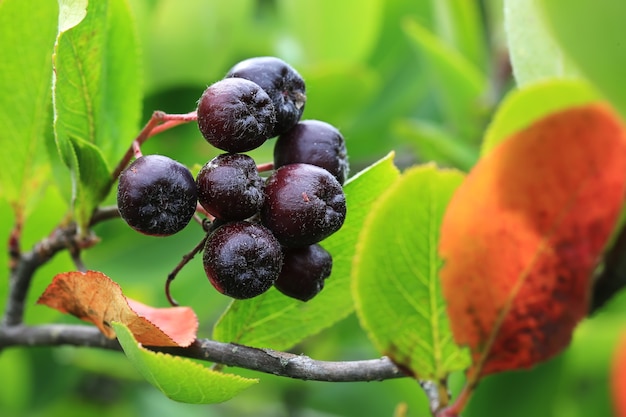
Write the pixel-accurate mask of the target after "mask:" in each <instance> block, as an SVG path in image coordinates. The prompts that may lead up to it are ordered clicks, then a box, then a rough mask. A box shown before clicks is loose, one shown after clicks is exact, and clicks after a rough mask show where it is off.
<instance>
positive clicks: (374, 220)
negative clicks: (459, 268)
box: [352, 164, 470, 382]
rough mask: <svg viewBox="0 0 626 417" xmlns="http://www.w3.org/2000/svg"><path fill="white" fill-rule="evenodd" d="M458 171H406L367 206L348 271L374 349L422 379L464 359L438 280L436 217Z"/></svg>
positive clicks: (440, 375)
mask: <svg viewBox="0 0 626 417" xmlns="http://www.w3.org/2000/svg"><path fill="white" fill-rule="evenodd" d="M462 180H463V175H462V174H461V173H459V172H457V171H452V170H445V171H443V170H438V169H437V168H436V167H435V166H434V165H433V164H429V165H424V166H419V167H414V168H411V169H409V170H407V171H406V172H405V173H404V174H403V175H402V177H400V179H399V180H398V181H396V182H395V183H394V184H393V185H392V186H391V187H390V188H389V191H388V192H387V193H385V194H384V195H383V196H382V197H381V198H380V199H379V201H378V203H377V204H375V205H374V206H373V207H372V211H371V214H370V216H369V217H368V218H367V220H366V222H365V224H364V225H363V231H362V233H361V235H360V236H359V244H358V246H357V251H356V254H355V258H354V268H353V271H352V280H353V281H352V282H353V287H352V288H353V293H354V299H355V306H356V311H357V314H358V316H359V319H360V320H361V323H362V326H363V327H364V328H365V329H366V330H367V332H368V334H369V336H370V339H371V340H372V342H373V343H374V345H375V346H376V347H377V349H378V350H380V352H381V353H382V354H384V355H388V356H389V357H390V358H391V359H392V360H393V361H394V362H396V363H398V364H400V365H402V366H404V367H406V368H407V369H410V370H411V371H413V373H414V374H415V375H416V377H417V378H419V379H422V380H432V381H437V382H440V381H444V380H445V378H446V376H447V375H448V374H449V373H450V372H452V371H457V370H463V369H465V368H466V367H467V366H468V365H469V364H470V358H469V355H468V353H467V351H465V350H462V349H460V348H459V347H458V346H457V345H456V344H455V342H454V339H453V336H452V331H451V329H450V326H449V320H448V317H447V313H446V309H445V303H444V299H443V296H442V293H441V286H440V282H439V270H440V268H441V266H442V264H443V262H442V260H441V258H440V257H439V255H438V249H437V248H438V242H439V229H440V225H441V220H442V217H443V214H444V211H445V208H446V206H447V204H448V201H449V200H450V198H451V197H452V194H453V192H454V190H455V189H456V187H457V186H458V185H459V184H460V183H461V181H462Z"/></svg>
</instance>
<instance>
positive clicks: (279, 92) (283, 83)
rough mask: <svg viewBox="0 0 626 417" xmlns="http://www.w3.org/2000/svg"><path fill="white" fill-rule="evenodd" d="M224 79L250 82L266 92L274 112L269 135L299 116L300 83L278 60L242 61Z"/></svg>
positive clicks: (302, 95)
mask: <svg viewBox="0 0 626 417" xmlns="http://www.w3.org/2000/svg"><path fill="white" fill-rule="evenodd" d="M226 77H227V78H229V77H237V78H245V79H247V80H250V81H254V82H255V83H257V84H258V85H260V86H261V88H262V89H263V90H265V91H266V92H267V94H268V95H269V96H270V98H271V99H272V102H273V103H274V108H275V109H276V126H275V128H274V132H273V134H272V136H277V135H280V134H281V133H283V132H286V131H287V130H289V129H290V128H291V127H292V126H294V125H295V124H296V123H298V120H300V117H302V112H303V111H304V105H305V103H306V95H305V85H304V80H303V79H302V77H301V76H300V74H298V72H297V71H296V70H295V69H294V68H293V67H292V66H291V65H289V64H287V63H286V62H285V61H283V60H282V59H280V58H276V57H271V56H265V57H256V58H250V59H246V60H245V61H241V62H240V63H238V64H236V65H235V66H234V67H232V68H231V69H230V71H228V73H227V74H226Z"/></svg>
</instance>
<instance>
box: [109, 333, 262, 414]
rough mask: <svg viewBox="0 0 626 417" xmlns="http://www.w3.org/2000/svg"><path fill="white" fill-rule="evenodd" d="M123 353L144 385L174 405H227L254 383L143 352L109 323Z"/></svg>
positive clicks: (251, 380)
mask: <svg viewBox="0 0 626 417" xmlns="http://www.w3.org/2000/svg"><path fill="white" fill-rule="evenodd" d="M111 324H112V326H113V328H114V329H115V333H116V335H117V339H118V340H119V341H120V345H122V348H123V349H124V353H126V356H127V357H128V359H129V360H130V362H131V363H132V364H133V366H134V367H135V368H137V371H139V373H140V374H141V375H143V377H144V378H146V380H147V381H148V382H150V383H151V384H152V385H154V386H155V387H157V388H158V389H159V390H161V391H162V392H163V393H164V394H165V395H167V396H168V397H169V398H171V399H173V400H175V401H181V402H185V403H191V404H213V403H220V402H224V401H227V400H229V399H231V398H232V397H234V396H235V395H237V394H238V393H240V392H241V391H242V390H244V389H246V388H248V387H250V386H251V385H254V384H256V383H257V382H258V380H256V379H248V378H243V377H240V376H238V375H231V374H225V373H222V372H217V371H212V370H210V369H208V368H206V367H204V366H202V365H200V364H198V363H196V362H193V361H191V360H189V359H184V358H181V357H178V356H171V355H168V354H165V353H155V352H151V351H149V350H147V349H145V348H143V347H142V346H141V345H140V344H139V343H137V341H136V340H135V338H134V337H133V335H132V333H131V332H130V330H128V327H126V326H125V325H123V324H122V323H116V322H113V323H111Z"/></svg>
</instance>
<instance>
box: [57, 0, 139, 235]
mask: <svg viewBox="0 0 626 417" xmlns="http://www.w3.org/2000/svg"><path fill="white" fill-rule="evenodd" d="M60 5H61V14H60V18H59V32H58V35H57V41H56V45H55V55H54V57H53V65H54V78H53V98H54V115H55V122H54V129H55V138H56V144H57V148H58V150H59V153H60V155H61V159H62V161H63V162H64V163H65V165H66V166H67V167H68V168H69V169H70V171H71V172H72V179H73V184H72V186H73V204H74V212H75V216H76V220H77V221H78V224H79V227H81V230H85V229H86V227H87V225H88V223H89V220H90V218H91V214H92V212H93V210H94V208H95V207H97V205H98V204H99V203H100V202H101V201H102V199H103V198H104V197H105V196H106V195H107V193H108V191H109V189H110V187H111V185H112V178H111V176H110V171H111V170H110V167H111V166H115V165H117V162H118V160H119V159H121V157H122V155H123V153H124V151H125V149H126V148H127V147H128V146H130V143H131V142H132V140H133V138H134V137H135V135H136V133H137V132H136V130H137V124H138V121H139V116H140V109H141V83H140V76H139V75H140V67H139V63H138V51H137V42H136V36H135V33H134V26H133V21H132V19H131V17H130V12H129V9H128V5H127V3H126V2H125V1H124V0H109V1H94V2H92V3H91V4H90V5H89V8H88V12H87V15H86V16H84V19H82V20H81V17H82V16H83V12H84V8H85V5H86V2H79V1H71V0H65V1H60ZM91 164H95V166H94V167H91V166H87V165H91ZM85 173H88V174H90V175H84V174H85Z"/></svg>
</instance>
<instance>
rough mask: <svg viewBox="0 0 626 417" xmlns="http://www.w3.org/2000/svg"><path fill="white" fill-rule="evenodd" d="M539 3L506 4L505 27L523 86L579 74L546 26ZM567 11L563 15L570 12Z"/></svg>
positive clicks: (517, 1) (508, 1)
mask: <svg viewBox="0 0 626 417" xmlns="http://www.w3.org/2000/svg"><path fill="white" fill-rule="evenodd" d="M538 1H539V0H530V1H529V0H505V1H504V27H505V30H506V38H507V43H508V46H509V54H510V57H511V65H512V66H513V75H514V77H515V81H516V82H517V85H519V86H524V85H526V84H530V83H533V82H535V81H539V80H543V79H545V78H572V77H576V76H577V74H578V71H577V69H576V68H575V66H574V65H573V63H572V62H571V61H570V60H569V59H568V58H567V57H566V56H565V55H564V54H563V51H562V50H561V48H560V46H559V45H558V44H557V42H556V41H555V39H554V37H553V35H552V33H550V30H549V28H548V27H547V26H546V24H545V22H544V19H543V16H542V13H541V9H540V8H539V4H538ZM566 8H567V7H566ZM566 8H565V9H562V10H561V12H566Z"/></svg>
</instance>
